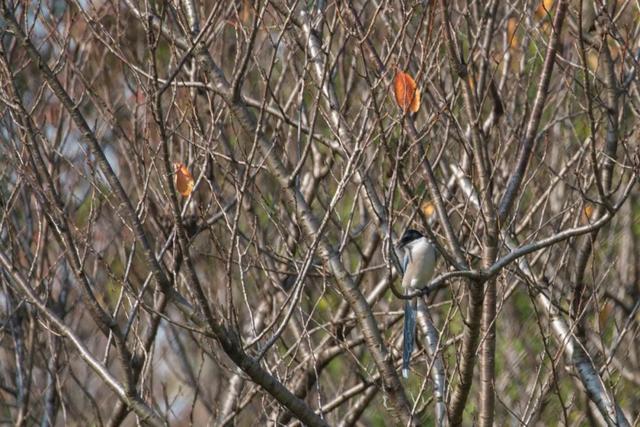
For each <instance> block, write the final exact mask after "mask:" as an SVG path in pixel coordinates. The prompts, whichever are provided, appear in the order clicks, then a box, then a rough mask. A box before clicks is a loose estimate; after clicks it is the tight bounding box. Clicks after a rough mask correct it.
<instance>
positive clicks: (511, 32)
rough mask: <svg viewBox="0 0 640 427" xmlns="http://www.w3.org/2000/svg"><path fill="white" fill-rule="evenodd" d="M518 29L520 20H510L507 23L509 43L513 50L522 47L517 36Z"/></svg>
mask: <svg viewBox="0 0 640 427" xmlns="http://www.w3.org/2000/svg"><path fill="white" fill-rule="evenodd" d="M517 29H518V19H517V18H509V21H507V41H508V42H509V47H510V48H511V49H515V48H517V47H518V46H520V40H518V36H517V35H516V30H517Z"/></svg>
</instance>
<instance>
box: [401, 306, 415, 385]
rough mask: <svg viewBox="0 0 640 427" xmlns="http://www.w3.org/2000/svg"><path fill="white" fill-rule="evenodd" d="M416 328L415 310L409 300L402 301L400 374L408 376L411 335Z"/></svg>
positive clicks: (411, 347)
mask: <svg viewBox="0 0 640 427" xmlns="http://www.w3.org/2000/svg"><path fill="white" fill-rule="evenodd" d="M415 330H416V311H415V309H414V307H413V302H412V301H411V300H405V301H404V331H403V345H402V376H403V377H405V378H409V361H410V360H411V353H412V352H413V336H414V335H415Z"/></svg>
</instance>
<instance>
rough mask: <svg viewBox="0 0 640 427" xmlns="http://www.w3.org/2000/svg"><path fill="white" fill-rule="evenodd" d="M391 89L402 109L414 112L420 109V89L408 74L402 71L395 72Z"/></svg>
mask: <svg viewBox="0 0 640 427" xmlns="http://www.w3.org/2000/svg"><path fill="white" fill-rule="evenodd" d="M393 91H394V94H395V96H396V102H397V103H398V106H399V107H400V108H401V109H402V111H404V112H405V113H407V112H408V111H411V112H414V113H416V112H417V111H418V110H419V109H420V89H418V85H416V82H415V80H413V78H412V77H411V76H410V75H409V74H407V73H404V72H402V71H398V72H397V73H396V77H395V79H394V80H393Z"/></svg>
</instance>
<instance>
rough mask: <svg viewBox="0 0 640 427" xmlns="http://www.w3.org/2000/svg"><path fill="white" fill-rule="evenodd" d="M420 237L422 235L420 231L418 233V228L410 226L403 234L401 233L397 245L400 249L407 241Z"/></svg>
mask: <svg viewBox="0 0 640 427" xmlns="http://www.w3.org/2000/svg"><path fill="white" fill-rule="evenodd" d="M421 237H424V236H423V235H422V233H420V232H419V231H418V230H414V229H412V228H410V229H408V230H407V231H405V232H404V234H403V235H402V238H401V239H400V241H399V242H398V247H399V248H400V249H402V248H404V247H405V246H406V245H407V244H409V243H411V242H413V241H414V240H417V239H419V238H421Z"/></svg>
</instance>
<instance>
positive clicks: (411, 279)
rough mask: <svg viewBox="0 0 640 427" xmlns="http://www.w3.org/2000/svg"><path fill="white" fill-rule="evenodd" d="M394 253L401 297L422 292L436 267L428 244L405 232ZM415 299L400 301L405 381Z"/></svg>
mask: <svg viewBox="0 0 640 427" xmlns="http://www.w3.org/2000/svg"><path fill="white" fill-rule="evenodd" d="M397 247H398V250H400V251H401V253H403V261H402V268H403V270H404V276H403V277H402V288H403V289H404V293H405V295H408V294H410V293H412V292H413V291H416V290H418V289H423V288H425V287H426V286H427V285H428V284H429V281H430V280H431V278H432V277H433V272H434V270H435V266H436V256H437V250H436V247H435V245H434V244H433V242H432V241H431V240H429V239H428V238H426V237H425V236H424V235H422V233H420V232H419V231H417V230H414V229H408V230H407V231H405V232H404V234H403V235H402V238H401V239H400V241H399V242H398V245H397ZM416 307H417V299H416V298H413V299H411V300H409V299H406V300H405V301H404V331H403V346H402V376H403V377H404V378H408V377H409V361H410V359H411V353H412V352H413V337H414V335H415V329H416Z"/></svg>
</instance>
